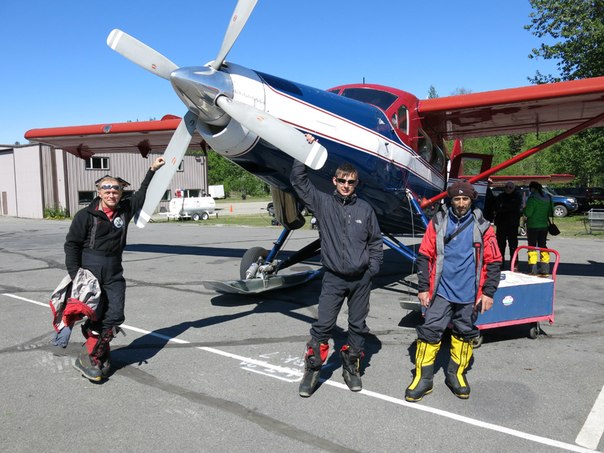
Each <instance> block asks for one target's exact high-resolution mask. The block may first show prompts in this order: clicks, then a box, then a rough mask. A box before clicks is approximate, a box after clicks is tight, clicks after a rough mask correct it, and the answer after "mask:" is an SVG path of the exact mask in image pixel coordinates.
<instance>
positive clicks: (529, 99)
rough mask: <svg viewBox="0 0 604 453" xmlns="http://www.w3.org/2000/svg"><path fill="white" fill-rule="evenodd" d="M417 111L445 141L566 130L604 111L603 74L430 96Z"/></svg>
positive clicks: (424, 123)
mask: <svg viewBox="0 0 604 453" xmlns="http://www.w3.org/2000/svg"><path fill="white" fill-rule="evenodd" d="M418 111H419V114H420V117H422V124H423V125H424V127H425V128H426V129H431V130H433V131H434V132H436V134H438V135H440V136H442V137H443V138H444V139H445V140H452V139H457V138H459V139H463V138H469V137H481V136H489V135H505V134H522V133H526V132H537V131H547V130H566V129H569V128H571V127H574V126H577V125H578V124H581V123H583V122H585V121H587V120H589V119H592V118H594V117H596V116H598V115H600V114H602V112H604V77H595V78H590V79H582V80H571V81H568V82H558V83H548V84H543V85H532V86H527V87H521V88H510V89H504V90H496V91H485V92H482V93H470V94H464V95H457V96H448V97H441V98H433V99H425V100H421V101H419V105H418ZM595 126H604V120H602V121H601V122H600V123H598V124H596V125H595Z"/></svg>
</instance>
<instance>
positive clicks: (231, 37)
mask: <svg viewBox="0 0 604 453" xmlns="http://www.w3.org/2000/svg"><path fill="white" fill-rule="evenodd" d="M257 2H258V0H246V1H241V0H240V1H239V2H237V6H235V11H233V16H232V17H231V22H230V23H229V28H227V31H226V33H225V35H224V39H223V40H222V45H221V46H220V50H219V51H218V55H216V59H215V60H214V61H213V62H212V65H211V66H212V68H214V69H215V70H217V71H218V70H219V69H220V66H222V63H224V59H225V58H226V56H227V55H228V53H229V51H230V50H231V47H233V44H235V41H237V38H238V37H239V33H241V30H243V27H245V24H246V22H247V20H248V19H249V18H250V15H251V14H252V11H253V10H254V7H255V6H256V3H257Z"/></svg>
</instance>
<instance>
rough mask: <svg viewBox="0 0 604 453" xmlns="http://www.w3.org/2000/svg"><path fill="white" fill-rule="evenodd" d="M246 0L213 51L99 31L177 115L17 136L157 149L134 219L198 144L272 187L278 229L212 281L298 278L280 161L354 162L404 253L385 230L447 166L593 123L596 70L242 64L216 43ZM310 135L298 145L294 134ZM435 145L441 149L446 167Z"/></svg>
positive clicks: (420, 203)
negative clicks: (433, 89)
mask: <svg viewBox="0 0 604 453" xmlns="http://www.w3.org/2000/svg"><path fill="white" fill-rule="evenodd" d="M256 2H257V0H239V2H238V3H237V6H236V7H235V11H234V13H233V16H232V19H231V21H230V23H229V26H228V29H227V31H226V34H225V37H224V40H223V43H222V46H221V48H220V50H219V51H218V54H217V56H216V58H215V59H214V60H212V61H211V62H210V63H208V64H206V65H204V66H196V67H179V66H177V65H176V64H174V63H173V62H172V61H170V60H169V59H168V58H166V57H165V56H163V55H161V54H160V53H158V52H157V51H155V50H154V49H152V48H150V47H148V46H147V45H145V44H143V43H142V42H140V41H138V40H137V39H135V38H133V37H132V36H130V35H128V34H126V33H125V32H123V31H120V30H113V31H112V32H111V33H110V34H109V36H108V38H107V44H108V45H109V46H110V47H111V48H112V49H113V50H114V51H116V52H118V53H119V54H121V55H122V56H124V57H125V58H127V59H129V60H130V61H132V62H133V63H136V64H137V65H139V66H141V67H142V68H144V69H146V70H147V71H149V72H151V73H153V74H154V75H157V76H159V77H162V78H164V79H166V80H169V81H170V83H171V84H172V87H173V89H174V91H175V92H176V94H177V95H178V96H179V98H180V99H181V100H182V102H183V103H184V104H185V106H186V108H187V111H186V113H185V115H184V116H183V117H182V118H179V117H175V116H171V115H168V116H166V117H164V118H163V119H162V120H158V121H146V122H135V123H114V124H102V125H91V126H71V127H59V128H47V129H34V130H30V131H28V132H27V133H26V135H25V137H26V138H27V139H29V140H31V141H37V142H42V143H47V144H50V145H52V146H55V147H58V148H62V149H64V150H66V151H69V152H72V153H74V154H76V155H79V156H81V157H82V156H84V155H86V156H90V155H91V154H90V153H94V152H95V151H97V152H98V151H102V152H119V151H124V150H129V151H131V150H133V149H137V148H138V149H139V150H140V151H141V153H142V154H143V156H146V154H147V153H148V152H149V150H161V149H165V153H164V157H165V159H166V162H167V164H166V165H165V166H164V167H162V169H160V170H159V172H158V174H157V175H156V176H155V177H154V178H153V180H152V182H151V185H150V186H149V189H148V192H147V200H146V203H145V205H144V207H143V209H142V211H141V212H140V214H139V216H138V218H137V219H136V224H137V225H138V226H140V227H143V226H144V225H145V224H146V223H147V222H148V220H149V219H150V218H151V215H152V214H153V213H154V211H155V210H156V208H157V205H158V204H159V201H160V199H161V197H162V196H163V194H164V193H165V191H166V189H167V187H168V185H169V184H170V181H171V179H172V177H173V175H174V173H175V171H176V169H177V168H178V166H179V164H180V162H181V160H182V158H183V156H184V154H185V152H186V151H187V150H188V149H200V148H205V147H206V146H209V147H210V148H211V149H212V150H213V151H215V152H217V153H218V154H220V155H222V156H224V157H226V158H228V159H230V160H231V161H233V162H235V163H236V164H238V165H240V166H241V167H242V168H244V169H245V170H247V171H249V172H250V173H253V174H254V175H256V176H258V177H259V178H261V179H262V180H263V181H265V182H266V183H268V184H269V185H270V186H271V188H272V194H273V202H274V206H275V212H276V216H277V220H278V221H279V222H280V223H281V224H282V225H283V227H284V229H283V232H282V233H281V235H280V237H279V239H278V240H277V241H276V242H275V246H274V247H273V249H272V250H270V251H268V250H265V249H263V248H260V247H253V248H252V249H250V250H248V251H247V252H246V254H245V255H244V257H243V258H242V262H241V267H240V269H241V272H240V278H241V280H238V281H232V282H229V283H228V284H227V285H213V286H212V287H214V288H215V289H218V290H219V291H227V292H233V291H234V292H243V293H250V292H252V293H254V292H259V291H264V290H267V289H275V288H279V287H283V286H289V285H290V284H297V283H300V282H302V281H306V280H308V279H309V278H312V277H313V276H314V274H309V275H305V276H302V277H300V278H285V277H283V278H280V277H279V275H278V273H279V271H280V270H282V269H284V268H286V267H289V266H291V265H293V264H295V263H297V262H300V261H301V260H303V259H306V258H308V257H309V256H312V255H314V254H316V253H318V251H319V249H320V242H319V239H317V240H316V241H314V242H312V243H311V244H309V245H308V246H306V247H304V248H303V249H302V250H300V251H299V252H298V253H296V254H295V255H294V256H292V257H290V258H288V259H286V260H284V261H280V260H278V259H276V257H277V255H278V253H279V251H280V249H281V247H282V246H283V244H284V242H285V239H286V238H287V237H288V236H289V235H290V234H291V232H292V231H294V230H296V229H298V228H300V227H301V226H302V225H303V224H304V218H303V216H302V215H301V211H302V208H303V206H302V205H301V204H300V202H299V201H298V200H297V198H296V195H295V192H294V191H293V189H292V187H291V184H290V182H289V174H290V170H291V165H292V160H293V159H298V160H300V161H302V162H304V163H305V164H306V165H307V166H308V167H310V168H311V169H312V170H313V171H311V172H309V173H310V178H311V180H312V182H313V183H314V184H315V185H316V186H317V187H318V188H319V189H321V190H323V191H326V192H330V191H332V190H333V184H332V176H333V174H334V173H335V169H336V168H337V167H338V165H339V164H341V163H342V162H344V161H346V162H350V163H351V164H353V165H354V166H355V167H356V168H357V169H358V171H359V180H360V182H361V184H360V186H359V187H358V189H357V190H358V193H359V196H361V197H362V198H364V199H365V200H367V201H368V202H369V203H370V204H371V205H372V206H373V208H374V210H375V212H376V215H377V218H378V221H379V223H380V227H381V230H382V233H383V238H384V243H385V244H386V245H388V246H389V247H391V248H392V249H393V250H396V251H397V252H398V253H400V254H401V255H403V256H404V257H405V258H407V259H409V260H414V259H415V252H414V251H413V250H412V249H411V248H409V247H406V246H405V245H404V244H402V243H401V242H400V241H399V240H397V238H396V235H400V234H408V233H415V234H417V233H420V234H421V232H423V230H424V229H425V227H426V225H427V222H428V220H429V217H430V215H431V213H432V212H433V209H434V208H433V206H434V205H435V203H436V202H438V201H439V200H441V199H442V198H444V191H445V189H446V186H447V183H448V181H450V180H451V178H460V177H466V178H467V179H469V180H470V182H472V183H478V182H479V181H483V183H482V186H481V190H479V192H482V193H484V191H485V190H486V183H485V182H484V181H485V180H486V178H487V177H488V176H490V175H491V174H493V173H495V172H497V171H499V170H501V169H503V168H505V167H507V166H509V165H512V164H513V163H515V162H517V161H518V160H521V159H523V158H525V157H528V156H529V155H531V154H534V153H535V152H537V151H540V150H541V149H543V148H545V147H547V146H550V145H551V144H553V143H556V142H557V141H560V140H562V139H564V138H566V137H568V136H569V135H572V134H574V133H576V132H579V131H581V130H584V129H586V128H589V127H596V126H602V125H604V77H598V78H592V79H583V80H575V81H569V82H560V83H553V84H544V85H535V86H527V87H521V88H512V89H505V90H498V91H490V92H483V93H472V94H466V95H456V96H449V97H441V98H435V99H426V100H419V99H418V98H417V97H416V96H414V95H412V94H410V93H408V92H405V91H402V90H399V89H396V88H390V87H386V86H381V85H371V84H350V85H341V86H338V87H335V88H332V89H329V90H327V91H324V90H320V89H316V88H312V87H309V86H306V85H303V84H300V83H296V82H292V81H289V80H285V79H282V78H279V77H276V76H274V75H269V74H265V73H263V72H260V71H255V70H252V69H248V68H245V67H242V66H239V65H236V64H235V63H232V62H230V61H227V60H226V58H227V55H228V53H229V51H230V49H231V47H232V46H233V44H234V43H235V41H236V40H237V38H238V36H239V34H240V32H241V30H242V29H243V28H244V26H245V24H246V22H247V20H248V19H249V17H250V15H251V13H252V11H253V9H254V7H255V6H256ZM563 129H568V130H567V131H566V132H563V133H561V134H560V135H558V136H557V137H555V138H553V139H550V140H548V141H547V142H545V143H543V144H542V145H540V146H538V147H536V148H532V149H530V150H527V151H525V152H524V153H521V154H520V155H518V156H515V157H514V158H512V159H510V160H509V161H508V162H505V163H503V164H500V165H498V166H496V167H493V168H491V166H490V164H491V162H490V159H489V158H490V157H491V156H486V155H475V154H472V155H469V154H468V153H461V152H460V150H459V147H458V144H459V141H456V142H455V143H456V146H454V149H453V150H452V152H451V153H450V155H449V156H447V150H446V147H445V143H446V141H447V140H461V139H464V138H466V137H477V136H488V135H500V134H518V133H525V132H531V131H536V130H539V131H545V130H563ZM306 133H310V134H312V135H313V136H315V137H316V138H318V141H316V142H314V143H313V144H309V143H308V142H307V140H306V139H305V134H306ZM448 157H449V158H450V160H451V166H450V171H448V165H447V163H448V162H447V161H448ZM464 158H468V159H480V160H481V161H482V168H481V171H480V174H477V175H474V176H472V177H469V176H464V175H463V159H464Z"/></svg>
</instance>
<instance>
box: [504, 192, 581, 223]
mask: <svg viewBox="0 0 604 453" xmlns="http://www.w3.org/2000/svg"><path fill="white" fill-rule="evenodd" d="M516 189H517V190H518V191H519V192H520V194H521V196H522V206H524V204H525V203H526V199H527V197H528V196H529V193H530V192H529V188H528V186H518V187H516ZM502 192H503V188H502V187H494V188H493V195H495V196H497V195H499V194H500V193H502ZM543 192H544V193H546V194H548V195H549V196H551V197H552V203H553V204H554V216H556V217H565V216H567V215H568V214H572V213H573V212H577V211H578V210H579V203H578V202H577V199H576V198H575V197H570V196H566V195H558V194H557V193H555V192H554V191H553V190H551V189H550V188H549V187H547V186H543Z"/></svg>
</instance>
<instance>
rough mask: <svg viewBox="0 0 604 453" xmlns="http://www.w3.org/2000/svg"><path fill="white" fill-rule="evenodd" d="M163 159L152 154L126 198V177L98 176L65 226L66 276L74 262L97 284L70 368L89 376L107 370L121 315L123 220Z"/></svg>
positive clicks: (137, 208) (97, 378)
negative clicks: (88, 198) (93, 191)
mask: <svg viewBox="0 0 604 453" xmlns="http://www.w3.org/2000/svg"><path fill="white" fill-rule="evenodd" d="M164 164H165V161H164V158H163V157H158V158H157V159H155V161H154V162H153V164H152V165H151V168H149V171H148V172H147V174H146V176H145V179H144V180H143V182H142V183H141V186H140V189H139V190H138V191H136V192H135V193H134V194H133V195H132V196H131V197H129V198H127V199H123V198H122V195H123V191H124V187H125V186H127V185H128V183H127V182H126V181H124V180H123V179H121V178H115V177H113V176H109V175H107V176H105V177H103V178H101V179H99V180H98V181H97V182H96V186H97V190H98V196H97V197H96V198H95V199H94V200H93V201H92V202H91V203H90V205H89V206H88V207H86V208H84V209H81V210H80V211H78V212H77V213H76V215H75V216H74V218H73V221H72V222H71V226H70V227H69V232H68V233H67V237H66V239H65V246H64V248H65V266H66V267H67V272H68V273H69V276H70V277H71V278H72V279H74V278H75V277H76V275H77V273H78V270H79V269H80V268H83V269H88V270H89V271H90V272H92V274H93V275H94V276H95V277H96V278H97V280H98V282H99V284H100V286H101V302H100V303H99V305H98V307H97V309H96V320H94V321H92V320H91V319H90V318H89V319H88V320H87V321H86V322H85V323H84V324H83V325H82V333H83V334H84V337H85V338H86V344H85V345H84V351H83V352H82V353H81V354H80V355H79V356H78V358H77V359H76V361H75V363H74V368H75V369H76V370H78V371H79V372H80V373H81V374H82V375H83V376H85V377H86V378H88V379H89V380H91V381H96V382H98V381H101V380H103V379H104V378H106V377H107V376H108V375H109V371H110V363H109V343H110V342H111V340H112V339H113V338H114V336H115V335H116V333H117V332H118V331H119V330H120V328H119V326H120V325H121V324H122V323H123V322H124V319H125V317H124V303H125V298H126V281H125V280H124V277H123V271H124V269H123V267H122V252H123V251H124V247H125V246H126V236H127V233H128V223H129V222H130V220H131V219H132V218H133V217H134V215H135V214H136V213H137V212H138V211H140V209H141V208H142V207H143V204H144V203H145V197H146V193H147V187H148V186H149V183H150V182H151V179H152V178H153V175H154V174H155V172H156V171H157V170H159V169H160V168H161V167H162V166H163V165H164Z"/></svg>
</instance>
